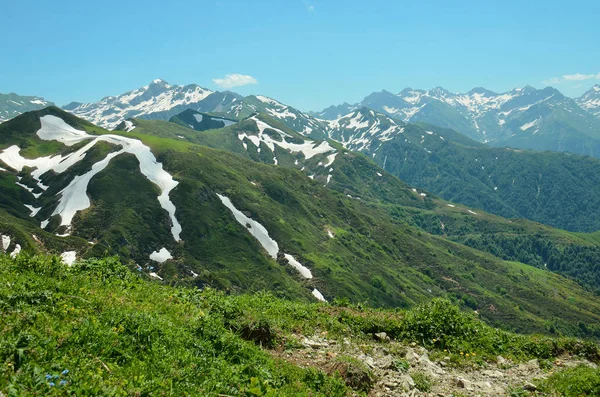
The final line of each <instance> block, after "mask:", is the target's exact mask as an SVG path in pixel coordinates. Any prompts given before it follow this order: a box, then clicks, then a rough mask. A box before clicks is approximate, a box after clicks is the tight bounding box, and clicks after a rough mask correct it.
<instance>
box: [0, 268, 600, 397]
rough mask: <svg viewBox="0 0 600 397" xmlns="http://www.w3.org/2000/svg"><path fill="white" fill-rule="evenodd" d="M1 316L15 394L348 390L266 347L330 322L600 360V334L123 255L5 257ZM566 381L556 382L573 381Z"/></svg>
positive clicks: (512, 352)
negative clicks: (185, 282) (158, 271)
mask: <svg viewBox="0 0 600 397" xmlns="http://www.w3.org/2000/svg"><path fill="white" fill-rule="evenodd" d="M0 313H1V316H0V329H2V333H1V336H0V362H2V364H3V365H2V366H1V367H0V391H1V392H3V393H5V394H7V395H11V396H12V395H15V396H23V395H197V394H201V395H210V396H216V395H272V396H275V395H278V396H280V395H282V396H286V395H294V396H303V395H311V396H315V395H326V396H338V395H339V396H344V395H348V394H349V393H350V392H351V390H349V389H348V388H347V387H346V386H345V385H344V383H343V380H342V379H341V378H340V377H339V375H338V374H336V373H330V375H327V374H324V373H323V372H320V371H319V370H315V369H311V368H307V369H301V368H298V367H296V366H294V365H292V364H289V363H287V362H285V361H282V360H279V359H273V358H272V356H271V355H269V354H268V353H267V352H266V351H265V350H263V349H261V347H260V346H263V347H267V348H271V349H277V350H283V349H294V347H295V346H297V345H298V339H299V338H301V337H302V335H306V336H312V335H313V334H314V333H315V332H321V331H323V332H324V333H327V337H328V338H329V339H333V340H335V339H337V340H340V342H341V340H342V339H349V340H351V341H352V342H351V343H353V344H362V343H364V341H366V340H367V339H371V338H372V334H373V333H377V332H386V333H387V334H388V335H389V336H390V337H391V338H393V339H396V340H399V341H405V342H414V343H416V344H419V345H421V346H424V347H426V348H427V349H429V350H430V352H432V354H434V355H435V354H438V355H451V357H452V360H454V361H456V362H461V363H462V364H463V365H480V366H482V365H485V362H486V361H487V360H492V361H494V360H495V357H496V356H497V355H499V354H502V355H503V356H505V357H510V358H512V359H513V360H516V361H517V362H518V361H526V360H529V359H531V358H537V359H539V360H553V359H554V358H555V357H558V356H560V355H563V354H574V355H580V356H582V357H585V358H587V359H588V360H591V361H595V362H598V361H599V360H600V352H599V350H598V346H597V345H595V344H593V343H589V342H582V341H578V340H575V339H568V338H548V337H542V336H523V335H515V334H511V333H507V332H503V331H500V330H497V329H493V328H490V327H488V326H486V325H485V324H483V323H481V322H480V321H479V320H478V319H476V318H475V317H474V316H472V315H469V314H465V313H462V312H460V311H459V309H458V308H457V307H456V306H452V305H450V304H449V303H448V302H446V301H441V300H434V301H432V302H429V303H426V304H423V305H421V306H419V307H417V308H415V309H412V310H410V311H403V310H375V309H369V308H364V307H361V306H360V305H359V306H348V305H329V304H321V303H319V304H316V303H313V304H307V303H302V302H298V301H296V302H292V301H287V300H279V299H276V298H274V297H273V296H272V295H270V294H255V295H237V296H226V295H225V294H223V293H220V292H216V291H214V290H211V289H206V290H204V291H199V290H197V289H188V288H182V287H169V286H164V285H160V284H158V283H155V282H150V281H148V280H145V277H144V276H143V275H135V274H133V273H132V272H130V271H129V270H128V269H127V268H126V267H124V266H122V265H120V264H119V263H118V262H117V261H116V260H114V259H112V258H108V259H105V260H94V261H89V262H81V263H77V264H75V266H73V267H71V268H68V267H66V266H65V265H62V264H60V262H59V261H58V260H57V259H56V258H51V257H44V256H42V257H34V258H32V257H26V256H22V257H19V258H18V259H16V260H11V259H8V258H7V257H5V256H0ZM252 342H254V343H252ZM463 351H464V352H471V354H470V357H469V358H466V357H465V356H463V355H459V352H463ZM65 370H66V371H65ZM588 376H589V375H588ZM592 376H593V375H592ZM47 377H50V379H47ZM596 377H597V375H596ZM564 378H565V377H563V379H562V380H561V384H560V386H558V387H555V388H559V389H560V387H561V386H562V387H564V385H565V384H566V385H567V386H568V385H569V380H568V379H564ZM574 380H575V382H577V381H578V380H579V379H574ZM51 382H52V383H51ZM575 382H573V384H576V383H575ZM588 384H589V383H588ZM547 388H548V389H549V390H552V388H553V386H551V385H550V386H547Z"/></svg>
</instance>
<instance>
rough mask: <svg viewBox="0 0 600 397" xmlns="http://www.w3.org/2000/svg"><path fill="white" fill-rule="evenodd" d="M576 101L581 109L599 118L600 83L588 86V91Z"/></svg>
mask: <svg viewBox="0 0 600 397" xmlns="http://www.w3.org/2000/svg"><path fill="white" fill-rule="evenodd" d="M576 101H577V104H578V105H579V106H581V108H582V109H584V110H587V111H588V112H590V113H591V114H593V115H594V116H596V117H598V118H600V84H596V85H595V86H593V87H592V88H590V90H589V91H587V92H586V93H584V94H583V95H582V96H580V97H579V98H577V99H576Z"/></svg>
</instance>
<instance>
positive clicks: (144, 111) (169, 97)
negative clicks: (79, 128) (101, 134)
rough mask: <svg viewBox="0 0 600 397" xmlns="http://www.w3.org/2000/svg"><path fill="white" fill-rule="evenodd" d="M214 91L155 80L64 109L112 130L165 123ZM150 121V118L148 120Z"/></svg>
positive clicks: (70, 105) (194, 85)
mask: <svg viewBox="0 0 600 397" xmlns="http://www.w3.org/2000/svg"><path fill="white" fill-rule="evenodd" d="M212 93H213V91H211V90H209V89H206V88H202V87H200V86H198V85H196V84H189V85H185V86H178V85H169V84H168V83H167V82H166V81H164V80H161V79H156V80H154V81H152V82H151V83H150V84H148V85H146V86H144V87H141V88H138V89H137V90H133V91H129V92H126V93H125V94H121V95H117V96H109V97H106V98H102V99H101V100H100V101H98V102H92V103H77V102H72V103H70V104H68V105H66V106H64V107H63V109H65V110H67V111H69V112H71V113H73V114H74V115H76V116H78V117H81V118H84V119H86V120H88V121H90V122H92V123H94V124H96V125H99V126H102V127H104V128H107V129H113V128H115V127H116V126H117V125H119V124H120V123H121V122H122V121H124V120H125V119H127V118H132V117H140V116H148V115H155V118H161V119H162V118H164V119H168V118H169V117H171V116H173V115H175V114H177V113H179V112H181V111H182V110H184V109H185V107H194V105H196V104H197V103H198V102H200V101H202V100H203V99H204V98H206V97H208V96H209V95H210V94H212ZM151 118H152V117H151Z"/></svg>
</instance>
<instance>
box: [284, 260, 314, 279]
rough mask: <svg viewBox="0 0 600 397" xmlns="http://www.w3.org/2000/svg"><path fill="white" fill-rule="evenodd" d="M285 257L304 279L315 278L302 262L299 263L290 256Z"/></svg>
mask: <svg viewBox="0 0 600 397" xmlns="http://www.w3.org/2000/svg"><path fill="white" fill-rule="evenodd" d="M283 256H284V257H285V259H287V260H288V262H289V263H290V265H291V266H292V267H293V268H294V269H296V270H298V272H299V273H300V274H301V275H302V277H304V278H313V275H312V273H311V272H310V270H309V269H308V268H307V267H306V266H304V265H302V264H301V263H300V262H298V261H297V260H296V258H294V257H293V256H291V255H290V254H284V255H283Z"/></svg>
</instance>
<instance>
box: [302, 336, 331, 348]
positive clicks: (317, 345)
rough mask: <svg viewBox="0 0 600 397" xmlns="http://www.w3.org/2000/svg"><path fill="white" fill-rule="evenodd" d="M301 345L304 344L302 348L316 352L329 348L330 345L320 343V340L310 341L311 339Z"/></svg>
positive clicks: (306, 339)
mask: <svg viewBox="0 0 600 397" xmlns="http://www.w3.org/2000/svg"><path fill="white" fill-rule="evenodd" d="M301 343H302V346H304V347H310V348H312V349H315V350H316V349H320V348H323V347H327V346H328V344H327V343H325V342H320V341H318V340H314V339H309V338H304V339H303V340H302V342H301Z"/></svg>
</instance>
